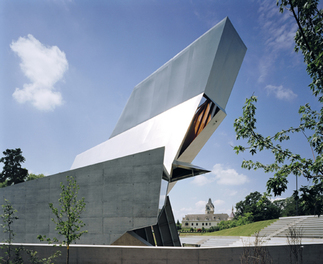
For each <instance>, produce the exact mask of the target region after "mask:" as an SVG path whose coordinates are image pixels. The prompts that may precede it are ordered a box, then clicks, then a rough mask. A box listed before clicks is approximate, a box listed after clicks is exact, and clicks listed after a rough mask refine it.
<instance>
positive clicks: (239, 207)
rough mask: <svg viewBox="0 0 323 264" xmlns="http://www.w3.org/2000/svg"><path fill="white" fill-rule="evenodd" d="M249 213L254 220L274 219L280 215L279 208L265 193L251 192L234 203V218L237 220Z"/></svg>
mask: <svg viewBox="0 0 323 264" xmlns="http://www.w3.org/2000/svg"><path fill="white" fill-rule="evenodd" d="M250 214H251V215H252V219H253V221H254V222H257V221H262V220H269V219H275V218H278V217H279V216H280V209H279V207H277V206H276V205H275V204H273V203H272V202H271V201H270V200H269V199H268V197H267V195H265V194H264V195H261V194H260V193H259V192H252V193H250V194H249V195H247V196H246V198H245V200H243V201H240V202H238V203H237V204H236V213H235V219H236V220H238V219H240V217H244V216H246V215H250ZM250 219H251V218H249V220H250Z"/></svg>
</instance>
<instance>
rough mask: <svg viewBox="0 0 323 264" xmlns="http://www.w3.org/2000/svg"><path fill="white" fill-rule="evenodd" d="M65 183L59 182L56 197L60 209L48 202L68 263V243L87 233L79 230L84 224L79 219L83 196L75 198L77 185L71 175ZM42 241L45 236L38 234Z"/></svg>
mask: <svg viewBox="0 0 323 264" xmlns="http://www.w3.org/2000/svg"><path fill="white" fill-rule="evenodd" d="M66 180H67V185H66V186H65V185H64V184H63V183H62V182H61V184H60V187H61V190H62V191H61V194H60V198H59V199H58V202H59V205H60V209H58V208H55V207H54V205H53V204H52V203H50V204H49V207H50V209H51V210H52V212H53V214H54V215H55V218H52V221H53V222H54V223H55V224H56V227H55V230H57V231H58V233H59V234H60V235H62V236H63V237H64V240H63V241H62V244H63V245H66V253H67V254H66V263H67V264H68V263H69V245H70V244H71V243H72V242H73V241H76V240H77V239H80V237H81V236H82V235H83V234H84V233H87V230H83V231H81V229H82V228H83V227H84V226H85V224H84V223H83V221H82V220H81V219H80V215H81V213H82V212H83V211H84V210H85V202H84V197H83V198H82V199H80V200H77V194H78V190H79V186H78V185H77V183H76V180H75V179H74V177H72V176H67V177H66ZM38 238H39V239H40V240H41V241H42V240H44V239H46V236H41V235H40V236H38ZM47 241H48V242H52V241H51V239H49V238H48V239H47ZM53 241H54V242H58V239H57V238H53Z"/></svg>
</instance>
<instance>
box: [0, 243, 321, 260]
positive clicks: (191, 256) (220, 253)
mask: <svg viewBox="0 0 323 264" xmlns="http://www.w3.org/2000/svg"><path fill="white" fill-rule="evenodd" d="M23 246H24V247H25V248H27V249H31V250H35V251H37V252H38V255H39V257H48V256H49V255H51V254H53V253H54V252H56V251H57V250H61V252H62V255H61V256H60V257H59V258H57V259H56V261H55V263H65V258H66V248H65V247H53V246H51V245H41V244H24V245H23ZM14 247H17V245H14ZM246 249H248V250H250V251H253V249H254V247H248V248H243V247H222V248H219V247H218V248H184V247H181V248H178V247H126V246H98V245H95V246H91V245H71V247H70V264H75V263H82V264H83V263H96V264H103V263H109V264H110V263H113V264H137V263H138V264H143V263H156V264H157V263H158V264H170V263H171V264H191V263H192V264H197V263H201V264H208V263H210V264H211V263H212V264H217V263H218V264H227V263H230V264H231V263H237V264H238V263H241V262H240V257H241V256H242V254H243V253H244V250H246ZM262 249H265V250H267V252H268V253H269V254H270V256H271V258H272V260H273V262H272V263H275V264H277V263H284V264H285V263H290V247H289V246H288V245H286V246H266V247H262ZM0 252H1V250H0ZM302 252H303V263H306V264H312V263H322V259H323V244H312V245H304V246H303V248H302ZM3 255H4V254H3V251H2V252H1V256H3ZM293 263H294V262H293Z"/></svg>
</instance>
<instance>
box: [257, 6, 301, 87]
mask: <svg viewBox="0 0 323 264" xmlns="http://www.w3.org/2000/svg"><path fill="white" fill-rule="evenodd" d="M259 3H260V8H259V10H258V14H259V17H258V21H259V26H260V28H261V31H262V35H261V38H262V40H263V41H264V44H265V47H266V50H265V52H264V54H263V55H262V56H260V60H259V62H258V63H259V64H258V70H259V78H258V82H259V83H261V82H264V81H265V80H266V77H267V76H268V74H269V73H270V72H271V71H272V69H273V68H274V67H273V65H274V64H275V63H276V61H277V60H278V59H279V58H280V57H281V56H280V55H281V54H282V53H284V55H285V54H286V51H289V52H290V54H294V51H293V46H294V35H295V32H296V30H297V24H296V23H295V22H294V20H293V19H292V18H291V17H290V15H289V12H287V11H286V12H284V13H283V14H281V13H280V12H279V10H278V7H277V6H276V4H275V3H274V2H273V1H272V0H261V1H259Z"/></svg>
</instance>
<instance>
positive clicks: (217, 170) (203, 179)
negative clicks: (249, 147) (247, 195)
mask: <svg viewBox="0 0 323 264" xmlns="http://www.w3.org/2000/svg"><path fill="white" fill-rule="evenodd" d="M213 175H215V176H213ZM212 182H216V183H217V184H221V185H241V184H244V183H246V182H249V179H248V177H247V176H246V175H244V174H239V173H238V172H237V171H236V170H235V169H231V168H223V167H222V165H221V164H215V165H214V166H213V169H212V172H211V173H210V174H206V175H199V176H195V177H194V179H193V180H192V181H191V183H192V184H195V185H197V186H203V185H206V184H210V183H212Z"/></svg>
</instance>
